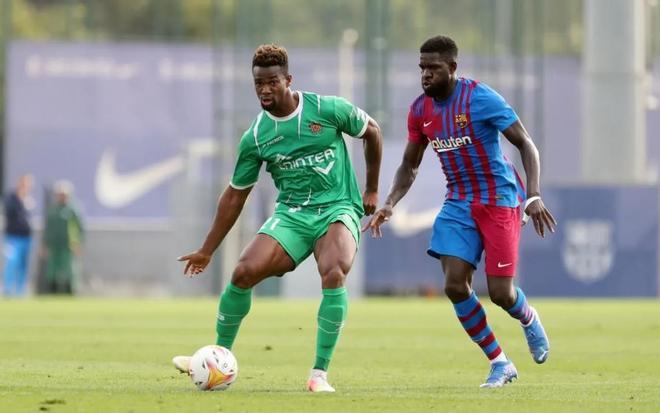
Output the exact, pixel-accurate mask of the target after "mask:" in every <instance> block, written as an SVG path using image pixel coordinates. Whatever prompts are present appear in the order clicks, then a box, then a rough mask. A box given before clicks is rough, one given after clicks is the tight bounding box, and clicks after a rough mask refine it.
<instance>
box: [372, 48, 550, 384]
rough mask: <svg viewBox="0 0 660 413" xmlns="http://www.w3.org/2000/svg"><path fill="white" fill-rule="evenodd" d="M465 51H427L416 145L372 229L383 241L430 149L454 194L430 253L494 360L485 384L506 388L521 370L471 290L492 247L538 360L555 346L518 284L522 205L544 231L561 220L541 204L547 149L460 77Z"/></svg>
mask: <svg viewBox="0 0 660 413" xmlns="http://www.w3.org/2000/svg"><path fill="white" fill-rule="evenodd" d="M457 57H458V48H457V46H456V43H455V42H454V41H453V40H452V39H450V38H448V37H445V36H436V37H433V38H430V39H428V40H427V41H425V42H424V44H423V45H422V46H421V48H420V60H419V67H420V69H421V80H422V88H423V90H424V93H423V94H422V95H420V96H419V97H418V98H417V99H415V101H414V102H413V104H412V105H411V107H410V112H409V114H408V143H407V146H406V149H405V152H404V154H403V160H402V162H401V165H400V166H399V168H398V170H397V172H396V175H395V178H394V182H393V184H392V188H391V189H390V193H389V194H388V196H387V200H386V201H385V204H384V206H383V207H382V208H381V209H379V210H378V211H377V212H376V213H375V214H374V216H373V217H372V219H371V220H370V222H369V224H367V225H365V227H364V228H363V230H364V231H366V230H369V229H371V233H372V236H374V237H380V236H381V232H380V226H381V225H382V224H383V223H384V222H386V221H388V220H389V218H390V216H391V215H392V210H393V208H394V206H395V205H396V203H397V202H398V201H399V200H401V198H403V196H404V195H405V194H406V193H407V192H408V189H409V188H410V186H411V185H412V183H413V181H414V180H415V176H416V174H417V170H418V168H419V164H420V162H421V161H422V156H423V154H424V150H425V149H426V147H427V146H429V144H430V146H431V148H432V150H433V151H434V152H435V155H436V156H437V157H438V159H439V160H440V162H441V164H442V170H443V172H444V174H445V177H446V180H447V196H446V199H445V202H444V205H443V207H442V210H441V211H440V213H439V214H438V216H437V218H436V220H435V223H434V226H433V233H432V236H431V241H430V245H429V248H428V250H427V252H428V254H429V255H431V256H433V257H435V258H438V259H439V260H440V262H441V265H442V270H443V272H444V274H445V293H446V294H447V297H448V298H449V299H450V300H451V302H452V303H453V305H454V309H455V311H456V315H457V317H458V319H459V321H460V322H461V324H462V325H463V328H464V329H465V331H466V332H467V333H468V335H469V336H470V338H471V339H472V340H473V341H474V342H475V343H477V344H478V345H479V347H481V349H482V350H483V352H484V354H485V355H486V356H487V357H488V359H489V360H490V362H491V370H490V373H489V376H488V377H487V379H486V382H485V383H484V384H482V387H500V386H503V385H504V384H506V383H508V382H511V381H512V380H513V379H515V378H517V376H518V373H517V371H516V368H515V366H514V365H513V363H512V362H511V360H509V359H508V358H507V357H506V355H505V354H504V351H502V348H501V347H500V345H499V344H498V341H497V339H496V338H495V335H494V333H493V331H492V330H491V328H490V326H489V325H488V322H487V320H486V313H485V312H484V309H483V308H482V306H481V304H480V302H479V299H478V298H477V296H476V294H475V292H474V291H473V290H472V288H471V285H472V275H473V273H474V270H475V268H476V266H477V263H478V262H479V260H480V259H481V254H482V252H483V251H485V253H486V274H487V282H488V293H489V295H490V299H491V300H492V301H493V302H494V303H495V304H497V305H498V306H500V307H502V308H503V309H504V310H506V311H507V312H508V313H509V314H510V315H511V316H512V317H514V318H516V319H518V320H519V321H520V323H521V325H522V328H523V330H524V333H525V336H526V338H527V342H528V345H529V349H530V351H531V353H532V356H533V358H534V361H535V362H537V363H543V362H545V361H546V359H547V357H548V352H549V350H550V346H549V342H548V338H547V335H546V333H545V331H544V329H543V326H542V325H541V320H540V318H539V315H538V313H537V312H536V310H535V309H534V308H533V307H531V306H530V305H529V303H528V302H527V299H526V298H525V294H524V293H523V291H522V290H521V289H520V288H517V287H515V286H514V284H513V277H514V275H515V273H516V265H517V262H518V243H519V239H520V230H521V211H520V209H521V208H520V207H519V205H520V204H521V203H522V209H523V213H524V214H526V216H528V217H531V219H532V222H533V223H534V228H535V229H536V232H537V233H538V234H539V235H540V236H541V237H544V236H545V234H546V231H548V230H549V231H551V232H554V226H555V225H556V224H557V223H556V222H555V219H554V218H553V217H552V215H551V214H550V212H549V211H548V209H547V208H546V207H545V205H544V204H543V201H542V200H541V193H540V186H539V170H540V168H539V154H538V150H537V149H536V146H535V145H534V143H533V142H532V139H531V138H530V137H529V135H528V134H527V131H526V130H525V128H524V127H523V125H522V123H521V122H520V120H519V119H518V116H517V115H516V113H515V112H514V111H513V109H512V108H511V107H510V106H509V105H508V104H507V103H506V102H505V100H504V99H503V98H502V97H501V96H500V95H499V94H498V93H497V92H495V91H494V90H493V89H491V88H490V87H488V86H487V85H485V84H483V83H479V82H477V81H475V80H472V79H467V78H462V77H460V78H459V77H457V76H456V68H457V62H456V60H457ZM500 132H501V133H502V134H503V135H504V137H506V139H507V140H509V142H511V143H512V144H513V145H514V146H516V148H518V150H519V151H520V156H521V157H522V163H523V166H524V168H525V173H526V175H527V190H528V191H529V192H528V193H527V197H526V200H525V194H524V189H523V185H522V182H521V181H520V179H519V178H518V176H517V173H516V171H515V169H514V167H513V165H512V164H511V162H509V161H508V160H507V158H506V157H505V156H504V154H503V153H502V149H501V147H500V138H499V133H500Z"/></svg>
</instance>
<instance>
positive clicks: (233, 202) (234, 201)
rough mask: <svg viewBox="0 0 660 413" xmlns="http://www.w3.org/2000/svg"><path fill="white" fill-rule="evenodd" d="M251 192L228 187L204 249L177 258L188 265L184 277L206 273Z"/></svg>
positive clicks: (222, 197)
mask: <svg viewBox="0 0 660 413" xmlns="http://www.w3.org/2000/svg"><path fill="white" fill-rule="evenodd" d="M251 190H252V187H250V188H247V189H236V188H234V187H232V186H228V187H227V189H225V191H224V192H223V193H222V195H221V196H220V198H219V199H218V207H217V209H216V212H215V217H214V218H213V224H212V225H211V229H210V230H209V232H208V234H207V235H206V239H205V240H204V244H203V245H202V247H201V248H200V249H198V250H197V251H195V252H192V253H190V254H187V255H184V256H182V257H179V258H177V259H178V260H179V261H183V262H185V263H186V266H185V268H184V269H183V274H184V275H186V276H187V277H194V276H195V275H197V274H199V273H201V272H202V271H204V269H205V268H206V266H207V265H208V264H209V262H210V261H211V256H212V255H213V252H215V250H216V249H217V248H218V247H219V246H220V244H221V243H222V240H223V239H225V236H226V235H227V233H228V232H229V230H230V229H231V228H232V227H233V226H234V224H235V223H236V220H237V219H238V216H239V215H240V214H241V211H242V210H243V205H245V201H246V200H247V197H248V195H249V194H250V191H251Z"/></svg>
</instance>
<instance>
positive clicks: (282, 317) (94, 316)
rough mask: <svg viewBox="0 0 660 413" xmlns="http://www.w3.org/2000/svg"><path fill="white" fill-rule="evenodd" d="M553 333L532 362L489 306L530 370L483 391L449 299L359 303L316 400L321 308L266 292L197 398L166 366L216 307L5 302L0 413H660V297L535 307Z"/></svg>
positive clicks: (505, 341) (197, 336)
mask: <svg viewBox="0 0 660 413" xmlns="http://www.w3.org/2000/svg"><path fill="white" fill-rule="evenodd" d="M533 303H534V304H535V305H536V307H537V308H538V309H539V311H540V313H541V314H542V317H543V320H544V324H545V326H546V329H547V330H548V333H549V334H550V338H551V343H552V353H551V356H550V359H549V361H548V362H547V363H546V364H544V365H541V366H538V365H535V364H534V363H533V362H532V360H531V357H530V355H529V354H528V352H527V350H526V345H525V340H524V338H523V335H522V332H521V330H520V327H518V325H517V323H516V322H514V320H511V319H510V318H509V317H508V315H507V314H505V313H504V312H503V311H501V310H499V309H497V308H495V307H494V306H493V305H487V311H488V314H489V319H490V321H491V325H492V326H493V328H494V329H495V333H496V334H497V337H498V339H499V341H500V344H501V345H502V346H503V348H504V350H505V351H506V353H507V355H508V356H509V357H510V358H512V359H513V360H514V362H515V363H516V366H517V367H518V371H519V374H520V379H519V380H518V381H517V382H515V383H513V384H511V385H509V386H507V387H505V388H503V389H496V390H485V389H479V387H478V385H479V384H480V383H481V382H482V381H483V379H484V378H485V376H486V374H487V372H488V363H487V362H486V360H485V358H484V356H483V355H482V353H481V352H480V350H478V348H477V347H476V345H474V344H473V343H471V342H470V341H469V339H468V337H467V335H466V334H465V332H464V331H463V330H462V329H461V328H460V326H459V324H458V322H457V321H456V319H455V317H454V315H453V312H452V309H451V306H450V304H449V303H448V302H447V301H446V300H442V299H432V300H431V299H391V300H390V299H375V300H365V301H358V302H353V303H351V306H350V309H349V319H348V323H347V325H346V328H345V330H344V333H343V336H342V338H341V341H340V343H339V347H338V349H337V351H336V353H335V357H334V360H333V363H332V365H331V369H330V379H331V383H332V384H333V385H334V386H335V387H336V388H337V393H336V394H321V395H316V394H309V393H307V392H305V391H304V385H305V381H306V378H307V374H308V372H309V368H310V367H311V363H312V360H313V353H314V340H315V315H316V308H317V305H318V303H316V302H310V301H277V300H265V299H256V300H255V301H254V303H253V306H252V312H251V314H250V315H249V317H248V318H247V319H246V321H245V322H244V325H243V327H242V330H241V334H240V335H239V338H238V340H237V344H236V346H235V348H234V352H235V354H236V356H237V358H238V361H239V366H240V374H239V377H238V380H237V381H236V383H235V384H234V385H233V386H232V388H231V389H230V390H228V391H226V392H217V393H214V392H209V393H205V392H200V391H197V390H196V389H195V388H194V386H193V385H192V383H191V382H190V381H189V379H188V378H187V377H186V376H183V375H179V374H177V373H175V371H174V369H173V368H172V367H171V366H170V359H171V357H172V356H173V355H176V354H186V353H188V354H189V353H192V352H193V351H194V350H195V349H196V348H198V347H201V346H202V345H205V344H210V343H211V342H213V341H214V338H215V332H214V323H215V321H214V320H215V311H216V301H215V300H211V299H200V300H160V301H159V300H147V301H145V300H96V299H72V300H64V299H62V300H60V299H39V300H22V301H15V300H4V301H0V412H22V411H25V412H39V411H48V412H53V413H57V412H76V411H77V412H149V411H154V412H155V411H159V412H170V411H171V412H193V411H199V412H303V411H310V412H341V413H345V412H351V411H355V412H366V411H375V412H413V411H420V412H430V411H438V412H452V411H455V412H471V413H472V412H488V413H492V412H505V411H506V412H553V413H558V412H565V411H593V412H599V413H602V412H606V411H616V412H624V411H625V412H628V411H648V412H657V411H660V302H658V301H597V300H575V301H572V300H561V301H559V300H533Z"/></svg>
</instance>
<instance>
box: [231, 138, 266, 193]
mask: <svg viewBox="0 0 660 413" xmlns="http://www.w3.org/2000/svg"><path fill="white" fill-rule="evenodd" d="M262 162H263V161H262V159H261V157H260V155H259V148H258V147H257V145H256V144H255V142H254V138H253V136H252V128H250V129H248V130H247V131H246V132H245V133H244V134H243V137H242V138H241V142H240V143H239V145H238V157H237V158H236V165H235V166H234V175H233V176H232V178H231V182H230V183H229V185H231V186H232V187H233V188H235V189H247V188H250V187H251V186H253V185H254V184H256V183H257V179H258V178H259V170H260V169H261V163H262Z"/></svg>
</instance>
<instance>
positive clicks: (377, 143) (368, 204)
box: [362, 119, 383, 215]
mask: <svg viewBox="0 0 660 413" xmlns="http://www.w3.org/2000/svg"><path fill="white" fill-rule="evenodd" d="M362 141H363V143H364V160H365V163H366V165H367V184H366V185H365V189H364V194H363V195H362V202H363V206H364V212H365V214H367V215H371V214H373V213H374V212H375V211H376V208H377V207H378V176H379V174H380V161H381V159H382V157H383V136H382V134H381V132H380V126H378V123H376V121H375V120H373V119H369V125H368V126H367V130H366V131H365V132H364V135H362Z"/></svg>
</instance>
